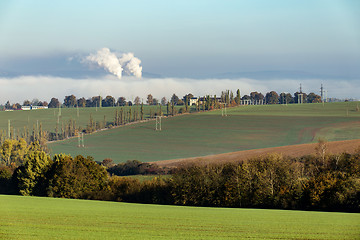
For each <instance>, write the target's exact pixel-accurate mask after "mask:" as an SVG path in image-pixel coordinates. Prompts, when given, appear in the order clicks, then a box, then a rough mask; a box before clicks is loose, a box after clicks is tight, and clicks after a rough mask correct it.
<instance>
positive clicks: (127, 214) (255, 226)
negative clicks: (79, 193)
mask: <svg viewBox="0 0 360 240" xmlns="http://www.w3.org/2000/svg"><path fill="white" fill-rule="evenodd" d="M0 206H1V208H0V238H1V239H150V238H153V239H247V238H251V239H359V236H360V228H359V226H360V214H355V213H340V212H338V213H335V212H334V213H330V212H306V211H287V210H262V209H231V208H201V207H180V206H161V205H142V204H130V203H118V202H101V201H89V200H72V199H56V198H39V197H23V196H7V195H0Z"/></svg>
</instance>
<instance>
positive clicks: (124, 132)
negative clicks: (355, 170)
mask: <svg viewBox="0 0 360 240" xmlns="http://www.w3.org/2000/svg"><path fill="white" fill-rule="evenodd" d="M357 104H358V103H357V102H345V103H327V104H325V105H323V104H302V105H297V104H293V105H266V106H240V107H236V108H229V109H227V115H228V116H227V117H222V111H221V110H216V111H210V112H202V113H196V114H187V115H181V116H177V117H172V118H163V119H162V131H155V130H154V129H155V121H150V122H144V123H138V124H132V125H127V126H123V127H119V128H116V129H111V130H107V131H102V132H98V133H94V134H91V135H87V136H85V139H84V142H85V148H79V147H78V146H77V145H78V142H77V141H78V140H77V139H76V138H73V139H68V140H65V141H59V142H56V143H51V144H49V147H50V149H51V150H52V153H70V154H72V155H78V154H81V155H84V156H88V155H89V156H93V157H94V158H95V160H99V161H101V160H103V159H104V158H112V159H113V160H114V161H115V162H124V161H126V160H133V159H136V160H139V161H143V162H146V161H158V160H167V159H176V158H187V157H196V156H204V155H211V154H219V153H226V152H233V151H241V150H249V149H259V148H266V147H277V146H286V145H293V144H302V143H310V142H315V141H317V139H318V138H320V137H321V138H325V139H327V140H328V141H337V140H348V139H359V138H360V112H358V111H356V106H357Z"/></svg>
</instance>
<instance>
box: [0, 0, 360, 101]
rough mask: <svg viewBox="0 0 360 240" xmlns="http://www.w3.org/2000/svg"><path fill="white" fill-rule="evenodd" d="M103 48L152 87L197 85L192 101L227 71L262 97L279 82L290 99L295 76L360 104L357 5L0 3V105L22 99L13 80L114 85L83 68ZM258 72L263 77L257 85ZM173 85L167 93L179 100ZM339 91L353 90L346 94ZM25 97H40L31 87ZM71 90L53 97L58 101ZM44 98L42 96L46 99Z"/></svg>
mask: <svg viewBox="0 0 360 240" xmlns="http://www.w3.org/2000/svg"><path fill="white" fill-rule="evenodd" d="M103 48H108V49H110V51H111V52H114V53H119V54H120V53H133V54H134V56H135V57H136V58H137V59H139V60H141V68H142V72H143V74H142V76H143V78H146V79H148V81H149V82H151V81H152V82H154V81H155V80H156V79H158V80H159V81H160V79H161V84H162V85H164V84H165V85H167V83H168V82H173V81H177V83H181V81H182V80H181V79H187V80H186V81H188V82H191V83H194V84H193V85H196V86H198V85H199V87H198V88H195V87H191V85H192V84H190V87H189V91H193V92H194V93H197V94H205V93H203V92H204V90H203V89H201V87H200V86H201V85H204V83H205V81H206V80H208V81H210V80H212V79H218V81H219V82H223V83H224V82H225V80H229V79H228V78H227V77H226V76H229V75H226V74H225V75H224V73H233V74H232V75H231V76H232V77H231V82H232V83H234V84H233V85H234V86H236V85H237V86H239V87H238V88H240V89H241V87H242V86H245V85H246V84H245V82H253V83H254V82H256V83H257V85H254V86H251V87H249V89H254V90H256V87H258V88H259V89H260V88H261V89H263V91H268V90H270V89H271V87H274V85H273V83H274V81H277V82H280V84H279V86H276V88H277V89H279V91H280V92H281V91H284V92H292V93H293V92H295V91H296V90H297V89H294V87H293V84H292V82H293V81H295V80H296V79H298V78H299V73H301V78H304V77H305V78H306V79H301V81H303V82H309V83H310V82H317V83H319V82H322V83H324V85H325V87H327V88H328V89H329V91H330V94H331V96H334V97H353V98H359V94H358V93H357V92H358V91H355V90H356V88H357V87H359V81H360V1H357V0H302V1H291V0H290V1H289V0H277V1H268V0H252V1H242V0H236V1H232V0H227V1H221V0H216V1H215V0H197V1H188V0H181V1H180V0H174V1H165V0H164V1H161V0H152V1H142V0H138V1H104V0H102V1H82V0H78V1H67V0H63V1H46V0H34V1H25V0H23V1H18V0H12V1H8V0H2V1H0V83H2V84H3V86H4V85H6V87H7V88H6V89H8V90H7V91H6V92H4V91H2V90H1V88H0V103H2V102H3V101H5V99H8V98H11V99H13V100H14V101H21V99H22V96H23V97H24V93H23V92H19V90H18V87H16V85H15V82H17V83H19V81H20V82H21V81H24V82H21V83H22V84H25V85H27V82H26V81H27V80H26V79H34V78H36V77H39V79H41V78H42V79H44V77H46V78H51V79H52V81H53V82H55V81H57V83H58V82H59V81H64V82H66V81H68V80H73V81H72V82H73V83H74V84H77V83H79V81H77V80H81V81H85V82H86V80H87V81H88V82H89V85H91V83H94V82H93V81H92V80H93V79H100V80H101V79H102V80H104V81H105V82H106V81H108V82H109V81H110V82H111V81H112V76H111V74H109V71H107V69H105V68H104V67H102V66H100V65H98V66H97V65H96V62H92V64H86V61H84V59H86V57H87V56H89V55H91V54H93V55H94V54H96V52H97V51H99V50H100V49H103ZM119 54H118V55H119ZM123 67H124V66H123ZM249 72H252V73H253V72H254V73H255V74H252V75H251V77H250V79H249V76H248V75H246V74H242V73H249ZM257 72H261V73H262V74H261V77H258V75H257V74H256V73H257ZM264 72H280V73H281V72H286V74H285V75H286V76H283V75H282V76H283V77H282V81H283V82H281V81H280V80H281V79H276V77H274V75H271V74H270V75H269V77H268V79H267V78H266V76H265V77H264ZM275 75H276V74H275ZM278 75H279V74H278ZM280 75H281V74H280ZM224 76H225V77H224ZM166 79H167V80H168V82H166V81H167V80H166ZM311 79H312V80H313V81H311ZM339 79H340V81H339ZM236 81H237V82H236ZM299 81H300V80H299ZM299 81H297V82H298V83H299ZM343 81H344V82H345V83H346V84H343V87H342V88H344V89H342V91H341V92H342V93H339V92H337V91H336V90H337V89H338V86H337V85H336V84H335V83H338V82H343ZM139 82H142V83H145V82H146V81H145V80H144V79H140V80H139V79H133V78H126V79H125V78H123V79H119V84H123V85H127V86H129V89H134V90H133V91H132V92H128V91H127V90H126V89H125V90H124V88H123V87H119V90H118V92H115V93H113V94H114V95H117V96H120V95H124V96H125V95H126V96H127V97H128V98H131V96H133V95H140V94H142V93H137V92H136V88H135V86H138V84H139ZM149 82H147V83H149ZM155 82H156V81H155ZM228 82H229V81H228ZM132 83H133V85H131V84H132ZM200 83H201V84H200ZM208 83H209V84H210V82H208ZM236 83H238V84H236ZM290 83H291V84H290ZM129 84H130V85H129ZM159 84H160V83H159ZM53 85H55V84H53ZM143 85H144V86H145V85H146V86H148V88H147V89H143V90H141V91H139V92H143V91H147V92H149V93H150V92H151V91H157V90H158V89H159V86H160V85H159V86H157V85H155V86H152V85H151V84H143ZM143 85H141V86H143ZM218 85H219V86H218ZM233 85H231V87H234V86H233ZM296 85H298V84H296ZM310 85H312V84H309V86H310ZM130 86H131V87H130ZM176 86H177V85H176ZM176 86H175V85H174V86H173V87H171V86H169V88H168V89H167V90H168V91H171V92H176V91H177V90H178V87H176ZM216 86H218V88H219V89H213V91H214V92H218V93H219V92H221V91H222V90H225V89H226V87H230V86H226V85H225V86H224V89H220V88H221V84H217V85H216ZM281 87H283V88H284V89H281ZM345 87H349V89H348V92H346V91H345ZM114 88H115V89H116V87H114ZM114 88H112V90H113V89H114ZM214 88H215V87H214ZM314 88H315V86H314ZM318 88H320V86H318V87H316V89H314V90H313V89H310V87H309V90H310V91H311V90H313V91H319V90H318ZM3 89H5V88H3ZM28 89H31V91H34V94H41V93H38V92H36V91H35V89H32V88H31V86H30V88H28ZM71 89H74V88H73V87H72V88H66V87H63V88H60V89H57V90H58V92H59V93H58V94H59V95H61V94H68V93H70V91H71ZM54 90H56V89H54ZM76 90H77V91H78V92H79V94H84V96H89V95H91V94H92V93H93V92H92V91H90V90H89V89H87V88H86V87H84V88H83V90H82V91H80V90H81V89H76ZM97 90H101V91H102V92H104V93H103V94H104V95H106V94H107V92H108V91H107V90H106V89H105V88H104V89H97ZM165 90H166V89H165ZM165 90H164V92H159V93H158V94H159V96H158V97H159V98H161V95H165V96H169V95H171V94H172V93H167V92H165ZM233 90H234V91H235V90H236V89H233ZM357 90H359V89H357ZM184 91H185V90H184ZM27 94H28V93H27ZM85 94H86V95H85ZM179 95H180V93H179ZM42 96H43V97H48V96H47V94H45V93H43V95H42ZM42 96H40V97H38V98H41V97H42ZM26 97H28V98H34V97H36V96H33V97H32V96H31V94H28V95H26ZM59 97H62V96H59Z"/></svg>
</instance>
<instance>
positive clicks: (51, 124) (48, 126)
mask: <svg viewBox="0 0 360 240" xmlns="http://www.w3.org/2000/svg"><path fill="white" fill-rule="evenodd" d="M120 108H121V107H103V108H94V107H89V108H61V110H59V109H58V108H50V109H39V110H31V111H19V110H18V111H9V112H5V111H0V129H3V130H6V131H7V130H8V120H10V124H11V126H12V127H14V128H15V129H16V130H17V131H23V129H24V126H26V127H28V128H29V129H30V130H32V129H33V128H34V127H36V125H38V124H40V123H41V124H42V126H43V129H44V130H47V131H50V132H54V131H55V126H56V124H57V121H58V115H59V111H60V118H59V126H60V127H61V124H62V123H64V124H66V123H68V121H69V120H70V119H72V120H75V121H76V124H77V126H82V127H83V128H85V127H86V125H87V124H88V123H89V118H90V114H91V115H92V117H93V119H94V120H95V121H98V122H103V121H104V116H105V118H106V119H105V120H106V122H108V123H111V122H113V121H114V117H115V111H116V109H118V110H120ZM122 108H123V109H124V111H128V110H129V107H122ZM131 109H132V112H133V113H134V111H137V112H139V113H140V106H132V107H131ZM158 110H159V107H158V106H147V105H144V117H146V118H147V117H149V114H150V111H152V112H155V111H158ZM162 111H163V112H166V106H162ZM78 113H79V114H78Z"/></svg>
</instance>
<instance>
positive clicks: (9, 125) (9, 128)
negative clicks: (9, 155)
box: [8, 119, 11, 139]
mask: <svg viewBox="0 0 360 240" xmlns="http://www.w3.org/2000/svg"><path fill="white" fill-rule="evenodd" d="M10 130H11V124H10V119H8V138H9V139H10V137H11V134H10Z"/></svg>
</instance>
